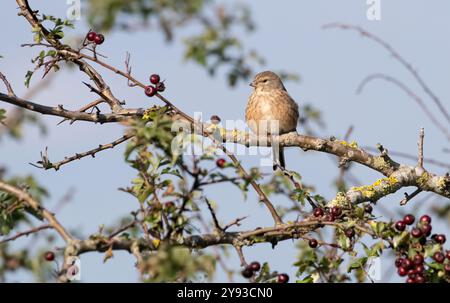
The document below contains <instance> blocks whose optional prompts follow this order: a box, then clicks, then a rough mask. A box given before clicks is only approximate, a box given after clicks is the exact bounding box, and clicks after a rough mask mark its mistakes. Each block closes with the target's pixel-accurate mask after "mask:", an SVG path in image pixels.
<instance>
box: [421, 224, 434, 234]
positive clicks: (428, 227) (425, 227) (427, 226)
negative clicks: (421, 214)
mask: <svg viewBox="0 0 450 303" xmlns="http://www.w3.org/2000/svg"><path fill="white" fill-rule="evenodd" d="M420 229H421V230H422V232H423V234H424V235H425V236H426V237H428V236H429V235H430V234H431V230H432V229H433V227H432V226H431V224H425V225H423V226H422V227H421V228H420Z"/></svg>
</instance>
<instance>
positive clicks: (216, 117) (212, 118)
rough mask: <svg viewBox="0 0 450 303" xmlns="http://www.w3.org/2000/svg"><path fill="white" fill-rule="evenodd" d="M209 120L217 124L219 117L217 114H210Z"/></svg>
mask: <svg viewBox="0 0 450 303" xmlns="http://www.w3.org/2000/svg"><path fill="white" fill-rule="evenodd" d="M209 120H211V123H212V124H219V123H220V121H221V120H220V117H219V116H217V115H212V116H211V118H209Z"/></svg>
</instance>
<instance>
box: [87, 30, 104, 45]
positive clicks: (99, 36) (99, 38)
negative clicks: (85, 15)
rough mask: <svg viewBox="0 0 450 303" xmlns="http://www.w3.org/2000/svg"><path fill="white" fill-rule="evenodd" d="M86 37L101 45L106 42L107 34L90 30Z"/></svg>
mask: <svg viewBox="0 0 450 303" xmlns="http://www.w3.org/2000/svg"><path fill="white" fill-rule="evenodd" d="M86 39H87V40H88V41H90V42H93V43H95V44H96V45H100V44H102V43H103V42H105V36H103V35H102V34H97V33H96V32H93V31H90V32H89V33H88V34H87V35H86Z"/></svg>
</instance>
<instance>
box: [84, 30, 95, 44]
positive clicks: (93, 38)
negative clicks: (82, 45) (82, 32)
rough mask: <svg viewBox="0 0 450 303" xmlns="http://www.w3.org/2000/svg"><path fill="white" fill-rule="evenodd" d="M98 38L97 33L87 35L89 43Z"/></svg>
mask: <svg viewBox="0 0 450 303" xmlns="http://www.w3.org/2000/svg"><path fill="white" fill-rule="evenodd" d="M96 36H97V34H96V33H95V32H89V33H88V34H87V35H86V38H87V39H88V41H91V42H92V41H94V40H95V37H96Z"/></svg>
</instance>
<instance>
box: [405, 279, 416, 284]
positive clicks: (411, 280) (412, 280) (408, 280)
mask: <svg viewBox="0 0 450 303" xmlns="http://www.w3.org/2000/svg"><path fill="white" fill-rule="evenodd" d="M406 283H408V284H410V283H416V281H415V280H414V278H408V279H406Z"/></svg>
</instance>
